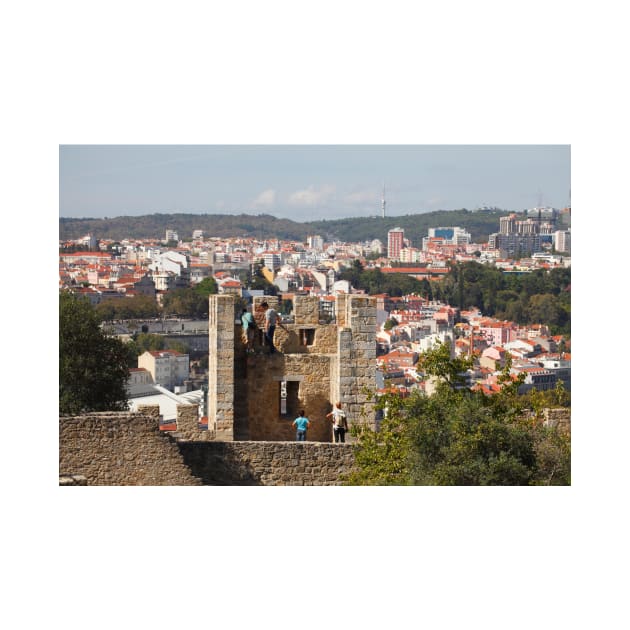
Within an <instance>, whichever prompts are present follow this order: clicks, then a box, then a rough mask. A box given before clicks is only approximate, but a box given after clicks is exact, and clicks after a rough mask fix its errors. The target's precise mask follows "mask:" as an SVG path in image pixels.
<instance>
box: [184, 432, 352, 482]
mask: <svg viewBox="0 0 630 630" xmlns="http://www.w3.org/2000/svg"><path fill="white" fill-rule="evenodd" d="M179 447H180V449H181V452H182V455H183V456H184V461H185V462H186V464H188V466H190V468H191V470H192V471H193V473H194V474H195V475H196V476H197V477H199V478H200V479H201V480H202V481H203V483H204V484H205V485H235V486H337V485H341V476H342V475H344V474H346V473H349V472H350V471H351V470H352V467H353V465H354V456H353V452H352V447H351V446H350V445H349V444H322V443H317V442H206V443H200V442H180V444H179Z"/></svg>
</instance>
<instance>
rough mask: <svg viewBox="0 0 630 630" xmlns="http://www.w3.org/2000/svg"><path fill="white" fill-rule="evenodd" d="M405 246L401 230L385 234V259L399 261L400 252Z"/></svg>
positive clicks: (403, 234)
mask: <svg viewBox="0 0 630 630" xmlns="http://www.w3.org/2000/svg"><path fill="white" fill-rule="evenodd" d="M404 246H405V230H403V228H399V227H397V228H394V229H392V230H389V232H387V258H389V259H390V260H399V259H400V252H401V251H402V249H403V248H404Z"/></svg>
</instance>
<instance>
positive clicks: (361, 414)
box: [208, 295, 376, 442]
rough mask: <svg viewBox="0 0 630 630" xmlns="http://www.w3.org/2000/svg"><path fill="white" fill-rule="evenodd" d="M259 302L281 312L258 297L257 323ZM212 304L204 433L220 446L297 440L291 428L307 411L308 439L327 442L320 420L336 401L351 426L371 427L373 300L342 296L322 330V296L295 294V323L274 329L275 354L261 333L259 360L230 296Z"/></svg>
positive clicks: (273, 300) (274, 301) (327, 428)
mask: <svg viewBox="0 0 630 630" xmlns="http://www.w3.org/2000/svg"><path fill="white" fill-rule="evenodd" d="M263 301H266V302H268V304H269V305H270V306H271V307H273V308H276V310H277V308H278V298H277V297H274V296H264V297H256V298H254V304H253V311H254V315H255V317H256V316H257V310H258V308H259V306H260V303H261V302H263ZM209 306H210V312H209V329H210V330H209V345H210V349H209V374H210V376H209V382H208V428H209V429H211V430H212V429H213V428H214V430H215V431H216V439H217V440H224V441H232V440H271V441H275V440H294V439H295V431H294V428H293V426H292V422H293V420H294V418H295V417H296V416H297V415H298V413H299V411H300V410H301V409H304V410H305V412H306V415H307V416H308V418H309V419H310V420H311V427H310V429H309V433H308V439H309V440H313V441H322V442H330V441H331V439H332V429H331V423H330V421H328V420H326V418H325V416H326V414H327V413H328V412H329V411H330V410H331V405H332V403H334V402H335V401H337V400H338V401H340V402H341V403H342V406H343V408H344V409H345V410H346V413H347V417H348V423H349V424H350V425H352V424H357V423H365V424H368V425H369V426H371V427H374V408H373V403H372V401H371V399H370V396H369V391H373V390H374V389H375V385H376V381H375V371H376V362H375V358H376V340H375V333H376V300H375V298H371V297H367V296H357V295H339V296H338V297H337V300H336V305H335V322H334V323H330V324H322V323H320V312H319V298H318V297H310V296H297V297H296V298H295V299H294V304H293V314H294V323H292V324H285V325H283V327H281V326H277V327H276V334H275V345H276V347H277V348H278V350H279V351H280V352H279V353H277V354H274V355H269V354H267V349H266V348H265V347H264V346H263V345H262V333H260V335H259V338H258V339H257V341H256V344H255V345H256V348H257V351H258V352H257V354H246V353H245V348H244V346H243V344H242V342H241V338H240V330H241V326H240V321H239V317H238V315H239V314H238V313H235V309H234V298H233V296H231V295H211V296H210V297H209ZM259 317H260V315H258V316H257V319H258V318H259ZM261 323H262V322H261Z"/></svg>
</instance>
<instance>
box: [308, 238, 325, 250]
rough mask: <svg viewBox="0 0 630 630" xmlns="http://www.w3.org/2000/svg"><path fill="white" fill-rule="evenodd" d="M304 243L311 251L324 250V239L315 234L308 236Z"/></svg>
mask: <svg viewBox="0 0 630 630" xmlns="http://www.w3.org/2000/svg"><path fill="white" fill-rule="evenodd" d="M306 242H307V244H308V246H309V247H310V248H311V249H315V250H317V251H321V250H322V249H324V239H323V238H322V237H321V236H319V235H317V234H316V235H313V236H308V237H307V239H306Z"/></svg>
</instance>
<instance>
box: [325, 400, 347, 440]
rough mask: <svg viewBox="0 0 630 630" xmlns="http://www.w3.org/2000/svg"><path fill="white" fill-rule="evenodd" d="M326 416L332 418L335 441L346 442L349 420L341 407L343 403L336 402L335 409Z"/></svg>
mask: <svg viewBox="0 0 630 630" xmlns="http://www.w3.org/2000/svg"><path fill="white" fill-rule="evenodd" d="M326 417H327V418H329V419H330V418H332V421H333V434H334V436H335V442H345V441H346V431H347V429H348V422H347V421H346V412H345V411H344V410H343V409H342V408H341V403H340V402H336V403H335V406H334V407H333V410H332V411H331V412H330V413H327V414H326Z"/></svg>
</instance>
